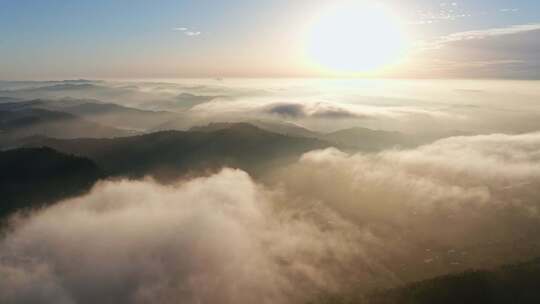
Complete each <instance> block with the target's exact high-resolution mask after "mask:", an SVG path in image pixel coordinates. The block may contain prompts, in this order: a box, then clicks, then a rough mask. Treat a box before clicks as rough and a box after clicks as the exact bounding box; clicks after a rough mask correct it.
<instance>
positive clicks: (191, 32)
mask: <svg viewBox="0 0 540 304" xmlns="http://www.w3.org/2000/svg"><path fill="white" fill-rule="evenodd" d="M173 31H178V32H183V33H184V35H186V36H191V37H193V36H199V35H201V34H202V32H200V31H194V30H191V29H189V28H188V27H174V28H173Z"/></svg>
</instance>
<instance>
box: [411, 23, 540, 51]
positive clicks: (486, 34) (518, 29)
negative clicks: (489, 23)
mask: <svg viewBox="0 0 540 304" xmlns="http://www.w3.org/2000/svg"><path fill="white" fill-rule="evenodd" d="M538 30H540V23H532V24H519V25H512V26H509V27H503V28H491V29H485V30H474V31H465V32H458V33H453V34H450V35H447V36H442V37H439V38H438V39H436V40H435V41H431V42H427V43H422V44H420V48H421V49H438V48H441V47H443V46H444V45H446V44H449V43H454V42H459V41H469V40H479V39H487V38H491V37H498V36H505V35H514V34H520V33H525V32H530V31H538Z"/></svg>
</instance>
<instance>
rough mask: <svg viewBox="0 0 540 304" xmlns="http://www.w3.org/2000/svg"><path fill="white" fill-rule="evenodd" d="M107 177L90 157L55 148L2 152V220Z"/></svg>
mask: <svg viewBox="0 0 540 304" xmlns="http://www.w3.org/2000/svg"><path fill="white" fill-rule="evenodd" d="M102 177H104V173H103V172H102V170H101V169H100V168H99V167H98V166H97V165H96V164H95V163H94V162H93V161H91V160H90V159H87V158H83V157H78V156H73V155H66V154H63V153H60V152H57V151H55V150H53V149H51V148H22V149H14V150H8V151H2V152H0V194H1V198H0V219H5V217H6V216H8V215H9V214H12V213H14V212H16V211H22V210H29V209H33V208H39V207H43V206H47V205H49V204H51V203H54V202H56V201H58V200H61V199H64V198H68V197H72V196H77V195H80V194H82V193H84V192H86V191H88V190H89V189H90V188H91V187H92V186H93V184H94V183H95V182H96V181H97V180H98V179H100V178H102Z"/></svg>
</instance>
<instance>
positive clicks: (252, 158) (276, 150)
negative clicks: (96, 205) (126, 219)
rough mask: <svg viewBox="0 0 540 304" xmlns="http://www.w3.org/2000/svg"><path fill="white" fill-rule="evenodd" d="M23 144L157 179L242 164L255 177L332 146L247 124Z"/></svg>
mask: <svg viewBox="0 0 540 304" xmlns="http://www.w3.org/2000/svg"><path fill="white" fill-rule="evenodd" d="M26 146H30V147H40V146H48V147H51V148H54V149H56V150H58V151H61V152H63V153H68V154H75V155H80V156H84V157H88V158H90V159H92V160H94V161H95V162H96V163H97V164H98V165H99V166H100V167H101V168H103V169H104V170H106V171H107V172H109V173H110V174H111V175H114V176H130V177H141V176H144V175H153V176H155V177H157V178H158V179H169V178H176V177H179V176H182V175H185V174H188V173H195V174H197V172H205V171H215V170H219V169H220V168H222V167H225V166H227V167H232V168H240V169H243V170H245V171H247V172H248V173H250V174H253V175H258V174H260V173H262V172H264V171H265V170H266V169H269V168H271V167H273V166H276V165H278V164H283V163H284V162H287V161H293V160H296V159H297V158H298V157H299V156H300V155H302V154H303V153H305V152H308V151H311V150H314V149H321V148H326V147H329V146H331V144H329V143H327V142H324V141H321V140H317V139H311V138H299V137H289V136H284V135H280V134H275V133H271V132H268V131H264V130H262V129H260V128H257V127H255V126H252V125H250V124H245V123H237V124H231V125H230V126H229V127H227V128H224V129H218V130H215V131H211V132H200V131H187V132H183V131H162V132H156V133H151V134H146V135H140V136H130V137H121V138H113V139H106V138H102V139H70V140H61V139H52V138H43V137H37V138H31V139H28V141H27V142H26Z"/></svg>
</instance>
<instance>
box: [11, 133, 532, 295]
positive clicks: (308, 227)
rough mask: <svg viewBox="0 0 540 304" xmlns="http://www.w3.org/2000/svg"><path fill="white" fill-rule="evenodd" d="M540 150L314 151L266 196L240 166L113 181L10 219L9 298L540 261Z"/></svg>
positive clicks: (394, 275) (508, 143) (312, 280)
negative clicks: (164, 179)
mask: <svg viewBox="0 0 540 304" xmlns="http://www.w3.org/2000/svg"><path fill="white" fill-rule="evenodd" d="M539 151H540V133H530V134H523V135H503V134H493V135H486V136H468V137H453V138H448V139H444V140H440V141H438V142H435V143H433V144H430V145H426V146H423V147H420V148H417V149H413V150H401V151H400V150H390V151H384V152H381V153H375V154H352V155H351V154H347V153H344V152H341V151H338V150H336V149H327V150H321V151H313V152H310V153H307V154H305V155H304V156H303V157H302V158H301V159H300V160H299V161H298V162H297V163H295V164H293V165H291V166H287V167H284V168H276V170H275V171H274V172H269V173H268V174H267V176H266V177H264V178H263V180H264V185H263V184H261V183H258V182H255V181H254V180H252V179H251V178H250V177H249V176H248V175H247V174H246V173H244V172H242V171H239V170H231V169H225V170H223V171H222V172H221V173H219V174H216V175H212V176H209V177H204V178H197V179H192V180H189V181H181V182H179V183H178V184H175V185H167V186H164V185H159V184H156V183H155V182H153V181H151V180H143V181H127V180H126V181H106V182H102V183H100V184H98V185H97V186H96V187H95V188H94V189H93V190H92V192H91V193H90V194H88V195H86V196H82V197H79V198H76V199H72V200H69V201H65V202H61V203H59V204H57V205H55V206H53V207H50V208H48V209H44V210H41V211H36V212H35V213H33V214H31V215H30V216H29V217H28V218H18V219H17V218H16V219H14V220H13V221H12V223H11V227H10V228H9V230H7V232H6V234H5V236H4V237H3V238H2V239H1V240H0V301H1V302H6V303H29V302H51V303H98V302H99V303H126V302H130V303H177V302H178V301H182V302H183V303H200V302H204V303H253V302H255V301H257V302H261V301H262V302H263V303H306V302H308V301H309V300H311V299H313V297H316V296H317V295H319V294H320V293H321V292H322V293H325V292H329V293H333V292H347V291H355V292H358V291H366V290H370V289H372V288H375V287H388V286H395V284H398V283H400V282H403V281H411V280H417V279H422V278H426V277H430V276H433V275H438V274H443V273H447V272H452V271H461V270H463V269H466V268H470V267H475V268H477V267H489V266H494V265H497V264H500V263H507V262H509V261H513V260H517V259H526V258H528V257H532V256H535V255H538V254H540V252H538V251H539V250H538V246H537V245H538V243H539V242H540V239H539V238H538V234H537V233H536V231H538V229H539V228H540V224H539V222H538V219H539V218H540V203H539V202H540V197H539V194H538V188H539V187H540V153H539ZM518 245H519V246H518ZM426 261H429V263H428V262H426Z"/></svg>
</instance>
